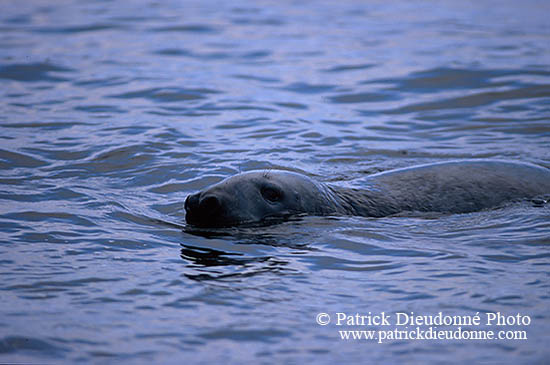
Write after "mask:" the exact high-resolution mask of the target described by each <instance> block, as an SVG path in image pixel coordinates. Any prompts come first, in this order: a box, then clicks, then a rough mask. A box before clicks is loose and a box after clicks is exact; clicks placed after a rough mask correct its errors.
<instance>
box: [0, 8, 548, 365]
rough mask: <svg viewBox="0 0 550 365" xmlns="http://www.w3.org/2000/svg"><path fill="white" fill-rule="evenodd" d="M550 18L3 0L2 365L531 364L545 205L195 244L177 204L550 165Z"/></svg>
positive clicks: (302, 228) (540, 349)
mask: <svg viewBox="0 0 550 365" xmlns="http://www.w3.org/2000/svg"><path fill="white" fill-rule="evenodd" d="M549 13H550V3H549V2H548V1H534V0H528V1H522V2H521V3H520V2H517V1H447V2H431V1H425V2H418V1H415V2H411V1H390V2H388V1H368V2H366V1H351V0H350V1H339V2H334V1H302V2H298V1H278V2H268V1H232V2H221V1H162V2H157V1H119V2H111V1H98V2H87V1H55V2H53V1H52V2H45V1H3V2H1V3H0V49H1V50H2V51H1V52H0V95H1V96H0V98H1V99H0V100H1V103H0V110H1V113H0V227H1V231H0V275H1V277H2V280H1V283H0V362H2V363H5V362H8V363H11V362H25V363H76V362H88V363H101V364H103V363H120V362H130V363H150V362H151V361H154V362H155V363H189V364H195V363H205V364H206V363H221V362H223V363H231V364H242V363H255V364H273V363H296V364H298V363H299V364H302V363H320V364H324V363H331V364H333V363H335V362H336V363H449V362H456V363H466V362H472V363H481V362H486V363H499V364H502V363H513V364H518V363H525V364H526V363H545V362H546V361H548V360H547V359H548V356H549V355H550V350H549V349H548V333H549V331H550V315H549V308H550V307H549V299H550V289H549V288H550V280H549V276H548V271H549V266H550V251H549V245H550V223H549V222H550V207H549V206H548V204H547V205H545V206H542V207H540V206H534V205H533V204H531V203H530V202H517V203H514V204H511V205H508V206H505V207H503V208H500V209H495V210H489V211H482V212H476V213H471V214H458V215H443V216H441V215H439V216H433V215H427V216H410V217H407V216H403V217H390V218H382V219H369V218H360V217H324V218H320V217H306V218H303V219H297V220H292V221H289V222H286V223H283V224H280V225H274V226H269V227H256V228H242V229H229V230H222V231H221V232H210V233H209V234H204V233H202V234H197V232H193V231H190V230H189V229H188V227H186V226H185V223H184V222H185V213H184V210H183V201H184V200H185V197H186V196H187V195H188V194H190V193H194V192H196V191H198V190H200V189H203V188H205V187H207V186H209V185H210V184H212V183H215V182H218V181H220V180H221V179H223V178H225V177H227V176H231V175H233V174H236V173H238V172H240V171H248V170H253V169H277V168H284V169H290V170H293V171H298V172H302V173H306V174H308V175H309V176H311V177H313V178H315V179H317V180H319V181H323V182H329V183H334V184H340V185H352V186H354V185H360V181H361V178H363V177H365V176H367V175H368V174H371V173H375V172H379V171H384V170H388V169H391V168H399V167H406V166H412V165H415V164H420V163H428V162H439V161H447V160H451V159H454V160H456V159H458V160H460V159H466V158H498V159H508V160H515V161H526V162H531V163H536V164H539V165H542V166H546V167H550V148H549V146H550V21H549V20H548V15H547V14H549ZM411 188H412V189H414V187H411ZM339 312H342V313H348V314H355V313H360V314H365V315H366V314H368V312H371V313H373V314H380V313H381V312H385V313H387V314H392V315H393V314H396V313H398V312H407V313H409V312H414V313H417V314H420V315H432V316H435V315H437V314H438V313H439V312H442V313H443V314H445V315H460V316H474V315H475V314H476V313H478V312H479V313H480V314H481V315H484V314H485V313H487V312H489V313H496V312H500V313H502V314H503V315H507V316H508V315H516V314H518V313H519V314H521V315H523V316H529V318H530V320H531V323H530V325H528V326H523V327H521V326H519V327H518V326H506V327H503V328H496V327H493V329H505V330H509V329H512V330H526V333H527V339H524V340H494V341H488V340H486V341H481V340H403V339H401V340H392V341H387V342H384V343H381V344H379V343H377V341H372V340H370V341H367V340H342V339H341V338H340V335H339V330H351V329H358V330H366V329H367V330H368V329H373V328H370V327H364V326H363V327H361V326H359V327H354V326H337V325H336V324H335V322H334V320H335V318H336V313H339ZM318 313H327V314H329V315H330V316H331V318H332V320H333V321H332V322H331V323H330V324H329V325H326V326H320V325H318V324H317V323H316V316H317V314H318ZM392 328H393V327H392ZM423 328H424V329H425V327H423ZM374 329H377V330H378V329H385V328H382V327H380V326H374ZM442 329H443V328H442ZM450 329H456V328H455V327H451V328H450ZM470 329H488V328H487V327H486V326H480V327H479V328H477V327H476V328H470Z"/></svg>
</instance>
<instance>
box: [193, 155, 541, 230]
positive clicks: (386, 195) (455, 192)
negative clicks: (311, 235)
mask: <svg viewBox="0 0 550 365" xmlns="http://www.w3.org/2000/svg"><path fill="white" fill-rule="evenodd" d="M363 180H364V186H363V187H362V188H361V189H352V188H345V187H338V186H335V185H329V184H323V183H320V182H317V181H315V180H313V179H311V178H309V177H307V176H305V175H302V174H298V173H294V172H289V171H251V172H246V173H242V174H239V175H235V176H232V177H229V178H227V179H225V180H223V181H221V182H220V183H218V184H216V185H213V186H211V187H210V188H208V189H206V190H204V191H201V192H199V193H197V194H193V195H189V196H188V197H187V199H186V201H185V210H186V221H187V223H189V224H191V225H194V226H198V227H224V226H235V225H240V224H249V223H257V222H269V221H271V220H280V219H284V218H287V217H290V216H294V215H318V216H323V215H357V216H365V217H384V216H388V215H392V214H397V213H400V212H404V211H417V212H442V213H467V212H474V211H478V210H482V209H486V208H491V207H496V206H498V205H500V204H502V203H504V202H508V201H512V200H517V199H530V198H534V197H537V196H541V195H544V194H549V193H550V170H549V169H547V168H544V167H540V166H536V165H532V164H526V163H519V162H509V161H498V160H467V161H451V162H443V163H434V164H428V165H420V166H415V167H410V168H404V169H397V170H391V171H386V172H382V173H378V174H374V175H370V176H368V177H367V178H365V179H363Z"/></svg>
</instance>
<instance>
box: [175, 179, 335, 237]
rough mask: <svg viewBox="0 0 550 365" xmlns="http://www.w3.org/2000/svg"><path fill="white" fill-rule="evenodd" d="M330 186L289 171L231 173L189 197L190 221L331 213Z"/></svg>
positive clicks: (222, 222)
mask: <svg viewBox="0 0 550 365" xmlns="http://www.w3.org/2000/svg"><path fill="white" fill-rule="evenodd" d="M331 198H332V195H331V192H330V190H328V189H327V188H326V187H325V186H324V185H322V184H319V183H317V182H315V181H314V180H312V179H310V178H309V177H307V176H305V175H301V174H297V173H293V172H289V171H252V172H247V173H242V174H239V175H235V176H232V177H229V178H227V179H225V180H223V181H221V182H220V183H218V184H216V185H214V186H212V187H210V188H208V189H206V190H204V191H201V192H199V193H196V194H193V195H189V196H188V197H187V199H186V200H185V211H186V217H185V219H186V221H187V223H189V224H191V225H194V226H197V227H226V226H234V225H242V224H248V223H258V222H265V221H273V220H281V219H285V218H288V217H290V216H295V215H300V214H304V213H308V214H314V215H325V214H329V213H330V211H329V210H330V207H333V206H334V205H335V204H330V202H329V201H330V199H331Z"/></svg>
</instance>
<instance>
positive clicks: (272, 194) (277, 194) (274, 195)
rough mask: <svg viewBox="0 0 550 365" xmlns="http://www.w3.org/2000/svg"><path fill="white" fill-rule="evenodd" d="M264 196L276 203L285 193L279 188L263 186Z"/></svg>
mask: <svg viewBox="0 0 550 365" xmlns="http://www.w3.org/2000/svg"><path fill="white" fill-rule="evenodd" d="M262 196H263V197H264V199H265V200H267V201H269V202H272V203H275V202H278V201H279V200H281V199H282V197H283V193H282V191H280V190H279V189H276V188H273V187H270V186H266V187H264V188H262Z"/></svg>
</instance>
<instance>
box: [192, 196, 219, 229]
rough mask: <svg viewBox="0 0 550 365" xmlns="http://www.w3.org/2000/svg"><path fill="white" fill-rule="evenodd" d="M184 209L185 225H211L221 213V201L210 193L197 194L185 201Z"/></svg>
mask: <svg viewBox="0 0 550 365" xmlns="http://www.w3.org/2000/svg"><path fill="white" fill-rule="evenodd" d="M184 208H185V213H186V215H185V220H186V221H187V223H190V224H193V225H197V226H206V225H212V224H213V223H214V222H215V221H216V219H217V217H218V216H219V215H220V214H221V212H222V201H221V199H220V198H219V197H217V196H216V195H214V194H212V193H207V194H206V195H203V193H197V194H193V195H189V196H188V197H187V198H186V199H185V203H184Z"/></svg>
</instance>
